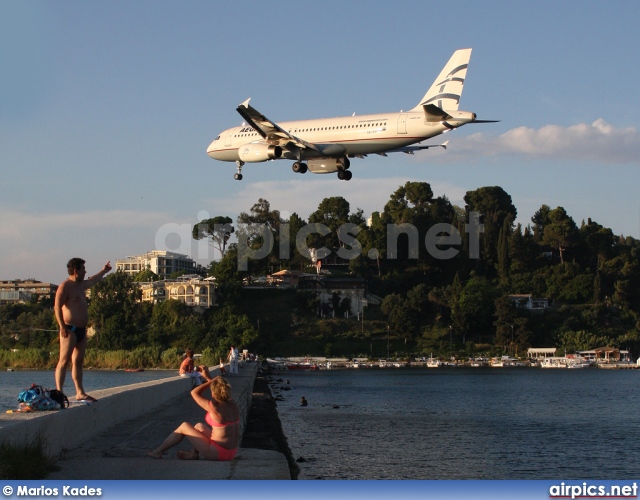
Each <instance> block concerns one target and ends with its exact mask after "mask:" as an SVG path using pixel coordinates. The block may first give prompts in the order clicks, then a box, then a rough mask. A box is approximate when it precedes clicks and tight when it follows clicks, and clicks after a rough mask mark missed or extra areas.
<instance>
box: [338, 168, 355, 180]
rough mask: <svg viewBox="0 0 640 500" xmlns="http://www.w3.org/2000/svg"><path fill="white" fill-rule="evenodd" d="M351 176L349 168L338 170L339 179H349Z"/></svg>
mask: <svg viewBox="0 0 640 500" xmlns="http://www.w3.org/2000/svg"><path fill="white" fill-rule="evenodd" d="M352 176H353V174H352V173H351V172H350V171H349V170H338V179H340V180H341V181H350V180H351V177H352Z"/></svg>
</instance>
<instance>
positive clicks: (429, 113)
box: [422, 104, 453, 123]
mask: <svg viewBox="0 0 640 500" xmlns="http://www.w3.org/2000/svg"><path fill="white" fill-rule="evenodd" d="M422 108H423V109H424V115H425V120H426V121H427V122H433V123H438V122H441V121H444V120H450V119H451V118H453V117H452V116H451V115H450V114H449V113H447V112H446V111H444V110H442V109H440V108H439V107H438V106H436V105H435V104H425V105H424V106H422Z"/></svg>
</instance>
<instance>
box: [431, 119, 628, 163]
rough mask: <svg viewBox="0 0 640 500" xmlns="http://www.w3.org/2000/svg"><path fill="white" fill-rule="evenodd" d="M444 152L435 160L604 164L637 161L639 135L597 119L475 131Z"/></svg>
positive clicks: (457, 140) (458, 139)
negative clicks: (504, 158) (496, 132)
mask: <svg viewBox="0 0 640 500" xmlns="http://www.w3.org/2000/svg"><path fill="white" fill-rule="evenodd" d="M447 153H448V154H447V155H441V156H439V157H438V160H440V161H445V162H450V161H459V160H460V159H461V157H468V156H473V157H477V156H484V157H490V156H503V155H508V156H522V157H525V158H530V159H541V158H542V159H553V160H572V161H583V162H592V163H593V162H597V163H606V164H626V163H638V161H639V160H638V159H639V158H640V134H638V131H637V130H636V129H635V128H634V127H627V128H616V127H615V126H613V125H611V124H609V123H607V122H605V121H604V120H603V119H602V118H599V119H597V120H596V121H594V122H593V123H592V124H590V125H589V124H586V123H579V124H576V125H572V126H570V127H561V126H559V125H545V126H544V127H541V128H539V129H533V128H529V127H517V128H514V129H511V130H509V131H508V132H505V133H504V134H502V135H500V136H498V137H491V136H488V135H485V134H484V133H476V134H473V135H470V136H467V137H464V138H456V139H455V142H453V141H452V144H451V147H450V148H449V149H448V151H447Z"/></svg>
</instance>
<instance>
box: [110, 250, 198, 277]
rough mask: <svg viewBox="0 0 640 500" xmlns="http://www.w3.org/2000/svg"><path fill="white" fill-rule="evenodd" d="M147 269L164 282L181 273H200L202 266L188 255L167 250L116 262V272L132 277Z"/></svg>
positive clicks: (153, 251)
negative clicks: (172, 275)
mask: <svg viewBox="0 0 640 500" xmlns="http://www.w3.org/2000/svg"><path fill="white" fill-rule="evenodd" d="M146 269H149V270H150V271H152V272H154V273H155V274H157V275H158V277H159V278H160V279H161V280H163V279H167V278H169V276H171V274H173V273H176V272H179V271H184V272H186V273H187V274H194V273H199V272H200V271H201V270H202V266H200V265H199V264H198V263H197V262H195V261H194V260H193V259H191V258H190V257H188V256H187V255H182V254H179V253H174V252H167V251H166V250H152V251H151V252H148V253H145V254H143V255H134V256H131V257H125V258H124V259H118V260H116V271H122V272H124V273H126V274H130V275H132V276H135V275H136V274H138V273H139V272H140V271H144V270H146Z"/></svg>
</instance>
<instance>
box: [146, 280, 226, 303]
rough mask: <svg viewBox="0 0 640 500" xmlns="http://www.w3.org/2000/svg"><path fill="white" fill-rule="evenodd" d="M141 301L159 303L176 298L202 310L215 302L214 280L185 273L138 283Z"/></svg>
mask: <svg viewBox="0 0 640 500" xmlns="http://www.w3.org/2000/svg"><path fill="white" fill-rule="evenodd" d="M138 285H139V286H140V289H141V290H142V301H143V302H151V303H152V304H159V303H161V302H164V301H165V300H170V299H171V300H178V301H180V302H183V303H185V304H187V305H188V306H191V307H194V308H196V310H198V312H203V311H204V310H205V309H208V308H209V307H213V306H214V305H215V303H216V297H215V289H216V285H215V280H214V279H213V278H206V279H203V278H202V277H201V276H200V275H198V274H185V275H183V276H180V277H178V278H176V279H166V280H160V281H149V282H141V283H138Z"/></svg>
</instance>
